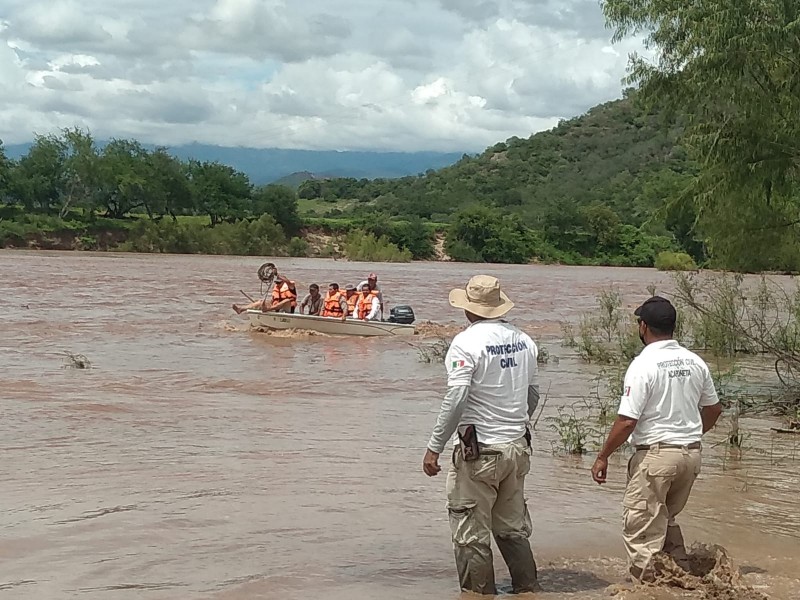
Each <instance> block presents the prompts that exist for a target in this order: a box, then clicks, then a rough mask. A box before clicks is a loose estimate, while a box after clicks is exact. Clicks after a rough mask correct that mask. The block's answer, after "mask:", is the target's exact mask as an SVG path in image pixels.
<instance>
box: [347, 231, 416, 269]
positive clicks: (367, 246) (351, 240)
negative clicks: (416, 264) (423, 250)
mask: <svg viewBox="0 0 800 600" xmlns="http://www.w3.org/2000/svg"><path fill="white" fill-rule="evenodd" d="M344 253H345V255H346V256H347V258H348V259H350V260H356V261H369V262H410V261H411V258H412V256H411V252H410V251H409V250H407V249H404V250H400V248H398V247H397V246H396V245H394V244H392V243H391V242H390V241H389V240H388V239H387V238H386V237H385V236H381V237H379V238H376V237H375V236H374V235H373V234H371V233H364V231H362V230H356V231H354V232H352V233H351V234H350V235H348V236H347V240H346V241H345V244H344Z"/></svg>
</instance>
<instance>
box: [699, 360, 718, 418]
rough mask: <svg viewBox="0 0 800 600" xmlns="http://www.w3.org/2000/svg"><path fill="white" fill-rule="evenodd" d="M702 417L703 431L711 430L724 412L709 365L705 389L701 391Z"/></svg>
mask: <svg viewBox="0 0 800 600" xmlns="http://www.w3.org/2000/svg"><path fill="white" fill-rule="evenodd" d="M699 405H700V418H701V419H702V421H703V433H706V432H707V431H711V430H712V429H713V428H714V425H716V424H717V421H718V420H719V417H720V415H721V414H722V404H720V402H719V398H718V397H717V390H716V389H714V379H713V378H712V377H711V372H710V371H709V370H708V367H706V369H705V379H704V381H703V389H702V391H701V392H700V403H699Z"/></svg>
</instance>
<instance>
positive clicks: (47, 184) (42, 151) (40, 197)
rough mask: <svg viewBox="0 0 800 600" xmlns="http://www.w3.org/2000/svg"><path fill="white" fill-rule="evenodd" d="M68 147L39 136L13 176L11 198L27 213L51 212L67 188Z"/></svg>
mask: <svg viewBox="0 0 800 600" xmlns="http://www.w3.org/2000/svg"><path fill="white" fill-rule="evenodd" d="M66 162H67V148H66V144H65V143H64V142H63V140H61V139H60V138H59V137H56V136H54V135H47V136H42V135H38V136H36V140H35V141H34V143H33V146H31V148H30V150H28V153H27V154H26V155H25V156H23V157H22V158H21V159H20V161H19V163H18V164H17V167H16V168H15V169H14V170H13V172H12V173H11V180H10V182H9V188H10V192H11V196H12V198H13V199H15V200H16V201H17V202H19V203H21V204H22V205H23V206H24V207H25V209H26V210H28V211H33V210H37V209H38V210H42V211H44V212H50V211H51V210H52V209H53V207H55V206H57V205H58V204H59V203H60V201H61V197H62V194H63V193H64V190H65V187H66Z"/></svg>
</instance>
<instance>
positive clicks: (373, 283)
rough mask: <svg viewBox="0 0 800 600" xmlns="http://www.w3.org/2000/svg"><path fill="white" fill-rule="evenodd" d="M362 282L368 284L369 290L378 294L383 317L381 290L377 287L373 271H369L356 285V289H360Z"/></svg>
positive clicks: (376, 279) (376, 278) (362, 285)
mask: <svg viewBox="0 0 800 600" xmlns="http://www.w3.org/2000/svg"><path fill="white" fill-rule="evenodd" d="M364 284H366V285H368V286H369V291H371V292H372V293H373V294H376V295H377V296H378V301H380V303H381V318H383V292H381V290H380V288H378V276H377V275H376V274H375V273H370V274H369V275H368V276H367V278H366V279H365V280H364V281H362V282H361V283H359V284H358V285H357V286H356V290H359V291H360V290H361V288H363V287H364Z"/></svg>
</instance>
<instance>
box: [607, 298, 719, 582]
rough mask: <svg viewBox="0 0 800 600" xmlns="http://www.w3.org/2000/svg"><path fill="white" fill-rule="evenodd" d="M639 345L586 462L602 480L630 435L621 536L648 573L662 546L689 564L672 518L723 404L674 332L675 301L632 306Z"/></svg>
mask: <svg viewBox="0 0 800 600" xmlns="http://www.w3.org/2000/svg"><path fill="white" fill-rule="evenodd" d="M634 315H636V316H637V317H638V321H639V337H640V338H641V340H642V343H643V344H644V345H645V348H644V350H642V352H641V354H639V356H637V357H636V358H635V359H634V360H633V362H632V363H631V364H630V366H629V367H628V371H627V373H626V374H625V384H624V388H623V394H622V399H621V402H620V406H619V416H618V417H617V420H616V422H615V423H614V425H613V426H612V428H611V431H610V432H609V434H608V439H607V440H606V443H605V445H604V446H603V449H602V450H601V451H600V454H598V456H597V460H596V461H595V463H594V466H593V467H592V477H593V478H594V480H595V481H596V482H597V483H605V481H606V475H607V471H608V457H609V456H610V455H611V454H612V453H613V452H614V451H615V450H616V449H617V448H619V447H620V446H621V445H622V444H623V443H624V442H625V440H628V439H630V443H631V445H632V446H633V447H634V449H635V451H636V453H635V454H634V455H633V457H632V458H631V460H630V462H629V463H628V485H627V487H626V488H625V496H624V498H623V500H622V506H623V522H624V524H623V539H624V541H625V549H626V551H627V553H628V562H629V570H630V573H631V576H632V577H634V578H635V579H637V580H638V579H644V578H649V576H650V573H649V572H648V571H647V567H648V565H649V563H650V559H651V558H652V556H653V555H654V554H655V553H657V552H661V551H664V552H666V553H668V554H669V555H671V556H672V557H673V558H674V559H675V561H676V562H677V563H678V564H679V565H681V566H687V565H686V561H687V556H686V548H685V546H684V542H683V534H682V533H681V528H680V527H679V526H678V524H677V523H676V522H675V517H676V516H677V515H678V513H680V512H681V511H682V510H683V508H684V506H686V501H687V500H688V499H689V494H690V493H691V491H692V485H693V484H694V481H695V479H696V477H697V475H698V474H699V473H700V463H701V457H700V440H701V438H702V437H703V434H704V433H706V432H707V431H708V430H710V429H711V428H712V427H714V425H715V424H716V422H717V419H719V416H720V414H721V413H722V407H721V406H720V404H719V400H718V399H717V392H716V391H715V389H714V382H713V380H712V379H711V373H710V372H709V370H708V366H707V365H706V363H705V362H703V360H702V359H701V358H700V357H699V356H697V355H696V354H694V353H693V352H690V351H689V350H687V349H686V348H684V347H683V346H681V345H680V344H678V342H676V341H675V340H674V339H672V336H673V333H674V331H675V321H676V317H677V314H676V312H675V308H674V307H673V306H672V304H671V303H670V302H669V300H666V299H665V298H661V297H659V296H653V297H652V298H650V299H648V300H647V301H646V302H645V303H644V304H642V305H641V306H640V307H639V308H637V309H636V311H634Z"/></svg>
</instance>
